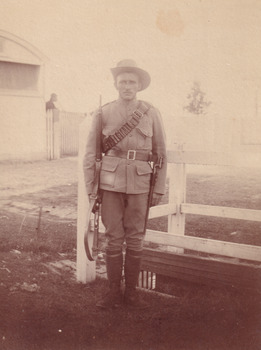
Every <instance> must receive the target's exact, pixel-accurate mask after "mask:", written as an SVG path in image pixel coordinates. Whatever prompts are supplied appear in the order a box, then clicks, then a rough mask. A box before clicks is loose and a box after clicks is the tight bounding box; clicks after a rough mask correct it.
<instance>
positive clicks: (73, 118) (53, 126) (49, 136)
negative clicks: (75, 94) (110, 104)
mask: <svg viewBox="0 0 261 350" xmlns="http://www.w3.org/2000/svg"><path fill="white" fill-rule="evenodd" d="M85 117H86V116H85V114H83V113H72V112H65V111H59V110H57V109H53V110H48V111H47V113H46V148H47V159H48V160H51V159H58V158H60V157H63V156H76V155H78V151H79V128H80V124H81V122H82V121H83V120H84V119H85Z"/></svg>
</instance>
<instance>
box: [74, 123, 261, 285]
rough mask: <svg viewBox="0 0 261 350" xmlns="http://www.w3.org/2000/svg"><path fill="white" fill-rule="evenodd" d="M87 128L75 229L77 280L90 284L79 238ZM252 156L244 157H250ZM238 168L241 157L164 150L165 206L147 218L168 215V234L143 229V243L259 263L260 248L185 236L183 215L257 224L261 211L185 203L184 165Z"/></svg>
mask: <svg viewBox="0 0 261 350" xmlns="http://www.w3.org/2000/svg"><path fill="white" fill-rule="evenodd" d="M87 129H88V128H87V126H86V127H85V128H83V129H82V130H80V131H81V133H80V140H82V143H81V144H80V149H79V182H78V186H79V187H78V227H77V280H78V281H79V282H82V283H87V282H90V281H93V280H94V279H95V277H96V271H95V262H90V261H88V259H87V258H86V254H85V250H84V244H83V237H84V229H85V226H86V213H87V209H88V200H87V196H86V192H85V186H84V178H83V170H82V157H83V153H84V148H85V142H84V140H86V136H87ZM251 155H252V154H245V157H244V158H246V159H248V156H250V158H251V159H252V158H253V155H252V157H251ZM255 157H256V164H257V165H258V166H259V164H261V153H258V154H255ZM187 164H199V165H219V166H223V165H229V166H237V165H240V166H241V165H242V154H241V153H240V154H238V153H236V152H233V153H219V152H202V151H189V150H188V151H186V150H185V149H184V148H182V147H179V146H177V147H176V149H174V150H169V151H168V174H169V203H168V204H164V205H159V206H157V207H153V208H151V210H150V215H149V218H157V217H161V216H168V232H161V231H155V230H147V232H146V241H149V242H154V243H158V244H164V245H167V246H171V247H173V248H174V249H172V251H176V252H178V253H180V254H182V252H183V249H189V250H194V251H199V252H204V253H209V254H217V255H222V256H227V257H233V258H239V259H247V260H252V261H258V262H260V261H261V247H260V246H252V245H246V244H237V243H230V242H224V241H218V240H211V239H204V238H198V237H190V236H185V235H184V234H185V217H186V214H196V215H207V216H216V217H220V218H233V219H235V218H236V219H242V220H249V221H259V222H260V221H261V210H250V209H247V208H246V209H242V208H240V209H239V208H229V207H218V206H210V205H201V204H191V203H186V195H185V194H186V165H187Z"/></svg>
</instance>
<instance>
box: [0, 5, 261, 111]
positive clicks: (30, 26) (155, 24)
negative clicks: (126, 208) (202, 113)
mask: <svg viewBox="0 0 261 350" xmlns="http://www.w3.org/2000/svg"><path fill="white" fill-rule="evenodd" d="M0 29H2V30H5V31H8V32H10V33H12V34H14V35H16V36H19V37H20V38H22V39H23V40H26V41H27V42H29V43H30V44H32V45H34V46H35V47H36V48H37V49H38V50H40V51H41V52H42V53H43V54H44V55H45V56H46V57H47V60H46V76H45V99H46V100H47V99H48V98H49V95H50V93H52V92H56V93H57V94H58V96H59V102H60V104H61V106H62V108H63V109H64V110H67V111H74V112H86V113H88V112H90V111H92V110H93V109H94V108H96V107H97V106H98V104H99V96H100V95H101V96H102V101H103V103H106V102H108V101H110V100H114V99H115V98H117V93H116V90H115V89H114V87H113V81H112V76H111V73H110V68H112V67H114V66H116V64H117V62H118V61H120V60H122V59H124V58H132V59H134V60H136V62H137V64H138V65H139V66H140V67H141V68H143V69H145V70H147V71H148V72H149V73H150V75H151V79H152V80H151V85H150V87H149V88H148V89H147V90H145V91H144V92H142V93H140V96H139V97H140V98H142V99H145V100H147V101H149V102H151V103H153V104H154V105H155V106H156V107H158V108H159V109H160V110H161V111H162V114H163V115H165V116H168V117H170V116H174V117H175V116H179V115H181V114H182V113H183V107H184V105H185V104H186V101H187V100H186V96H187V94H188V92H189V91H190V88H191V86H192V84H193V81H199V82H200V84H201V88H202V90H203V91H204V92H206V97H207V99H208V100H210V101H211V102H212V104H211V107H210V108H211V110H210V112H211V113H214V114H216V115H217V116H219V115H222V114H225V115H228V116H230V117H232V116H233V115H242V114H245V113H249V114H251V113H254V103H255V96H256V95H255V94H257V95H258V94H259V87H260V84H261V60H260V55H261V48H260V37H261V2H260V1H259V0H219V1H216V0H177V1H176V0H131V1H129V0H1V11H0Z"/></svg>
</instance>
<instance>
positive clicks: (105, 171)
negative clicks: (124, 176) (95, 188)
mask: <svg viewBox="0 0 261 350" xmlns="http://www.w3.org/2000/svg"><path fill="white" fill-rule="evenodd" d="M119 162H120V159H119V158H116V157H106V156H105V157H103V160H102V166H101V174H100V184H101V185H106V186H109V187H114V183H115V178H116V169H117V167H118V165H119Z"/></svg>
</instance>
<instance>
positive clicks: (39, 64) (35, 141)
mask: <svg viewBox="0 0 261 350" xmlns="http://www.w3.org/2000/svg"><path fill="white" fill-rule="evenodd" d="M45 59H46V58H45V57H44V56H43V55H42V54H41V53H40V52H39V51H38V50H37V49H36V48H35V47H33V46H32V45H30V43H28V42H26V41H24V40H23V39H21V38H19V37H16V36H14V35H13V34H11V33H8V32H5V31H2V30H0V76H1V79H0V80H1V81H0V138H1V142H0V161H2V160H14V159H15V160H36V159H43V158H46V154H47V152H46V112H45V102H44V78H45V77H44V62H45Z"/></svg>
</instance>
